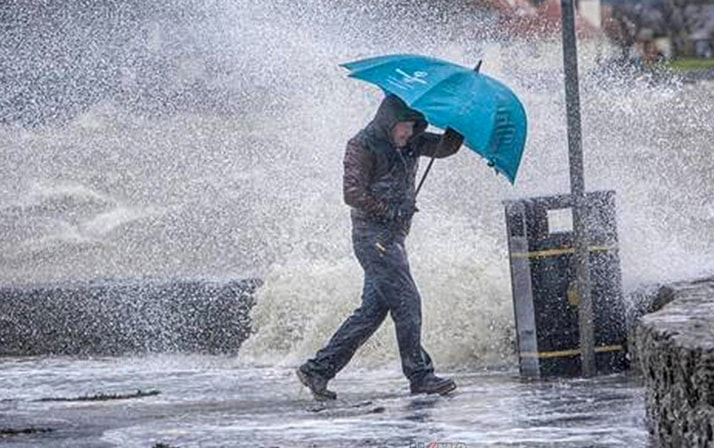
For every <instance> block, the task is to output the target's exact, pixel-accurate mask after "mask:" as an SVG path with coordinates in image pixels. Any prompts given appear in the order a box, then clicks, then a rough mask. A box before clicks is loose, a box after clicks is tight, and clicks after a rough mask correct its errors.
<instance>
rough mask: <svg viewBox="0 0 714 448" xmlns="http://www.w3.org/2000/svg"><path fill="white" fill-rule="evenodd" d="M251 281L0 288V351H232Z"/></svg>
mask: <svg viewBox="0 0 714 448" xmlns="http://www.w3.org/2000/svg"><path fill="white" fill-rule="evenodd" d="M259 285H260V281H258V280H235V281H225V282H210V281H204V280H145V279H142V280H120V281H117V280H107V281H92V282H86V283H62V284H51V285H31V286H26V287H19V288H18V287H4V288H0V356H28V355H29V356H31V355H46V354H53V355H120V354H127V353H144V352H198V353H236V352H238V349H239V348H240V345H241V343H242V342H243V341H244V340H245V339H247V338H248V335H249V334H250V316H249V312H250V309H251V308H252V306H253V303H254V299H253V292H254V291H255V289H256V288H257V287H258V286H259Z"/></svg>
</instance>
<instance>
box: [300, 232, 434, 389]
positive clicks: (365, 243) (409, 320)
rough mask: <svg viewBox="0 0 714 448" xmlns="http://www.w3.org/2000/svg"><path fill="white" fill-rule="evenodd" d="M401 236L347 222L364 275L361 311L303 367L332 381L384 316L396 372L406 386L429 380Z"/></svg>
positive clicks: (418, 300)
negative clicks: (391, 329) (390, 326)
mask: <svg viewBox="0 0 714 448" xmlns="http://www.w3.org/2000/svg"><path fill="white" fill-rule="evenodd" d="M404 238H405V236H404V234H403V233H401V232H397V231H394V230H390V229H389V228H387V227H385V226H384V225H381V224H378V223H371V222H365V221H362V220H357V219H353V230H352V243H353V247H354V251H355V255H356V256H357V259H358V260H359V262H360V264H361V265H362V268H363V269H364V289H363V292H362V305H361V306H360V307H359V308H357V309H356V310H354V312H353V313H352V315H351V316H349V317H348V318H347V320H345V321H344V322H343V323H342V325H340V327H339V328H338V329H337V331H336V332H335V334H334V335H333V336H332V338H330V341H329V342H328V343H327V345H326V346H325V347H324V348H322V349H320V350H319V351H318V352H317V354H316V355H315V357H314V358H312V359H310V360H308V362H307V367H308V369H309V370H311V371H312V372H313V373H315V374H318V375H321V376H322V377H324V378H325V379H328V380H329V379H332V378H333V377H334V376H335V375H336V374H337V372H339V371H340V370H342V368H343V367H345V365H347V363H348V362H349V360H350V359H352V356H353V355H354V354H355V352H356V351H357V349H358V348H359V347H360V346H361V345H362V344H364V342H365V341H367V339H369V337H370V336H371V335H372V334H373V333H374V332H375V331H376V330H377V328H379V326H380V325H381V324H382V322H383V321H384V319H385V318H386V317H387V313H389V314H391V316H392V320H394V326H395V328H396V332H397V343H398V345H399V355H400V357H401V360H402V371H403V372H404V375H405V376H406V377H407V378H408V379H409V380H410V381H411V382H418V381H420V380H421V379H422V378H423V377H424V376H426V375H429V374H432V373H433V372H434V367H433V365H432V362H431V358H430V357H429V354H428V353H427V352H426V351H425V350H424V348H423V347H422V346H421V297H420V296H419V291H418V290H417V287H416V284H415V283H414V279H413V278H412V275H411V273H410V271H409V261H408V260H407V252H406V250H405V248H404Z"/></svg>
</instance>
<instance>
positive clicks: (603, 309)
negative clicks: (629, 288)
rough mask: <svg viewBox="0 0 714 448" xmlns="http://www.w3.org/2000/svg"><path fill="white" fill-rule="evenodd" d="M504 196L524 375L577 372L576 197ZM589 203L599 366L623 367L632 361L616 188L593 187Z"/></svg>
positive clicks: (608, 369)
mask: <svg viewBox="0 0 714 448" xmlns="http://www.w3.org/2000/svg"><path fill="white" fill-rule="evenodd" d="M504 204H505V208H506V226H507V230H508V248H509V255H510V264H511V282H512V289H513V303H514V311H515V317H516V331H517V338H518V355H519V365H520V371H521V375H523V376H528V377H542V376H552V375H579V374H580V372H581V359H580V347H579V345H580V339H579V328H578V294H577V288H576V274H575V266H574V260H573V258H574V256H573V253H574V249H573V239H574V235H573V230H572V216H571V215H570V214H569V213H570V210H571V207H572V205H573V203H572V198H571V196H570V195H561V196H552V197H540V198H531V199H524V200H518V201H507V202H505V203H504ZM586 210H587V213H586V226H587V230H588V238H589V244H588V252H589V262H590V277H591V296H592V303H593V315H594V336H595V344H594V345H595V368H596V370H597V372H598V373H609V372H616V371H621V370H624V369H626V368H627V367H628V362H627V356H626V349H627V344H626V325H625V306H624V303H623V295H622V281H621V274H620V258H619V254H618V247H617V224H616V214H615V193H614V192H613V191H603V192H593V193H588V194H587V196H586Z"/></svg>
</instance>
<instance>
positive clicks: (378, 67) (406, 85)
mask: <svg viewBox="0 0 714 448" xmlns="http://www.w3.org/2000/svg"><path fill="white" fill-rule="evenodd" d="M341 66H342V67H345V68H346V69H348V70H349V71H350V73H349V76H350V77H352V78H357V79H361V80H363V81H367V82H369V83H371V84H374V85H377V86H379V87H380V88H382V90H384V91H385V93H391V94H394V95H397V96H398V97H399V98H401V99H402V101H404V102H405V103H406V104H408V105H409V107H411V108H412V109H415V110H418V111H419V112H421V113H423V114H424V116H425V117H426V119H427V121H428V122H429V123H430V124H432V125H434V126H437V127H439V128H442V129H446V128H447V127H450V128H452V129H454V130H456V131H458V132H459V133H460V134H461V135H463V136H464V142H465V144H466V146H467V147H469V148H470V149H472V150H473V151H475V152H476V153H478V154H480V155H481V156H483V157H484V158H485V159H486V160H487V161H488V162H489V165H492V166H493V167H494V168H495V169H496V170H497V171H498V172H500V173H502V174H503V175H504V176H506V177H507V178H508V180H509V181H511V183H514V182H515V179H516V173H517V172H518V166H519V165H520V162H521V156H522V154H523V148H524V146H525V142H526V127H527V125H526V113H525V109H524V108H523V105H522V104H521V102H520V101H519V100H518V98H517V97H516V95H515V94H514V93H513V92H512V91H511V90H510V89H509V88H508V87H506V86H505V85H503V84H502V83H500V82H498V81H496V80H495V79H493V78H491V77H489V76H486V75H483V74H481V73H478V71H477V70H474V69H470V68H466V67H463V66H460V65H457V64H453V63H451V62H447V61H442V60H440V59H436V58H432V57H426V56H419V55H411V54H397V55H389V56H379V57H375V58H368V59H362V60H359V61H354V62H348V63H346V64H341Z"/></svg>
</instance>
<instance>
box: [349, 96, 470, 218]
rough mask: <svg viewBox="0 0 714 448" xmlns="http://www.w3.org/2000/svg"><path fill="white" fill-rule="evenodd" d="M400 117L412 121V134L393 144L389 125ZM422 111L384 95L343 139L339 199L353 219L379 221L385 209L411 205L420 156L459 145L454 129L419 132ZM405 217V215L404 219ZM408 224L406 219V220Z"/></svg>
mask: <svg viewBox="0 0 714 448" xmlns="http://www.w3.org/2000/svg"><path fill="white" fill-rule="evenodd" d="M399 121H415V125H414V134H413V136H412V138H411V139H410V141H409V143H408V144H407V146H406V147H404V148H401V149H398V148H397V147H396V146H395V145H394V143H393V142H392V137H391V131H392V128H393V127H394V125H395V124H397V122H399ZM427 125H428V124H427V122H426V120H425V119H424V116H423V115H422V114H421V113H419V112H417V111H415V110H413V109H410V108H409V107H407V105H406V104H405V103H404V102H403V101H402V100H401V99H399V98H398V97H396V96H394V95H388V96H387V97H386V98H385V99H384V100H383V101H382V104H381V105H380V106H379V109H378V110H377V114H376V115H375V117H374V119H373V120H372V121H371V122H370V123H369V124H368V125H367V127H365V128H364V129H362V130H361V131H360V132H359V133H358V134H357V135H356V136H354V137H353V138H352V139H351V140H350V141H349V142H348V143H347V149H346V151H345V158H344V168H345V172H344V178H343V181H344V199H345V202H346V203H347V204H348V205H350V206H351V207H352V217H353V218H355V219H358V220H366V221H376V222H384V219H385V215H386V214H387V209H388V208H389V207H398V206H400V205H414V193H415V180H416V173H417V169H418V167H419V157H420V156H425V157H432V156H434V155H435V156H436V157H437V158H444V157H448V156H450V155H452V154H455V153H456V152H457V151H458V150H459V148H460V147H461V143H462V138H461V136H460V135H459V134H457V133H454V132H453V131H452V132H447V133H446V134H444V135H443V136H442V135H439V134H434V133H431V132H424V130H425V129H426V127H427ZM407 221H410V219H408V220H407ZM405 224H406V225H405V227H406V228H407V229H408V228H409V222H406V223H405Z"/></svg>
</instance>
